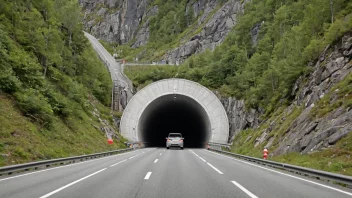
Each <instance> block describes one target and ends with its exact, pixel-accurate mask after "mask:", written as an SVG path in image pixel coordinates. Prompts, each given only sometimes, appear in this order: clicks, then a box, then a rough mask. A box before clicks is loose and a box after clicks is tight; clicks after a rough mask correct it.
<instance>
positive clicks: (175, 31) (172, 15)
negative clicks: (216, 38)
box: [112, 0, 225, 61]
mask: <svg viewBox="0 0 352 198" xmlns="http://www.w3.org/2000/svg"><path fill="white" fill-rule="evenodd" d="M187 2H188V3H191V2H194V1H187V0H180V1H173V0H166V1H160V0H155V1H154V2H152V4H151V5H150V7H153V6H154V5H158V9H159V11H158V13H157V15H156V16H151V18H150V19H143V20H144V21H146V20H150V29H149V31H150V38H149V40H148V43H147V44H146V45H145V46H140V47H138V48H132V47H130V46H132V45H133V43H134V42H135V40H131V41H129V42H128V43H126V44H124V45H120V46H118V47H117V50H118V51H121V53H120V54H119V58H123V59H126V60H133V59H134V57H136V56H138V57H139V59H140V60H150V61H153V60H160V59H162V57H163V56H164V54H165V53H166V52H167V51H168V50H171V49H174V48H177V47H178V46H179V45H180V44H182V43H184V42H186V41H189V39H190V38H191V37H192V36H194V35H196V34H198V33H200V31H201V30H202V28H203V27H204V26H205V24H206V23H207V22H208V21H209V20H210V19H211V17H212V16H213V15H214V14H215V12H216V11H217V10H218V9H220V8H221V6H222V5H223V4H224V3H225V2H224V1H219V4H218V6H217V7H216V8H215V9H214V10H213V11H212V12H211V13H210V14H209V15H208V17H207V18H206V20H205V21H204V22H203V23H202V24H198V21H197V18H195V16H194V15H195V14H194V11H193V9H187ZM186 10H187V11H186ZM200 15H201V14H200ZM198 17H199V16H198ZM144 21H143V22H144ZM142 24H143V23H142ZM112 45H114V44H112Z"/></svg>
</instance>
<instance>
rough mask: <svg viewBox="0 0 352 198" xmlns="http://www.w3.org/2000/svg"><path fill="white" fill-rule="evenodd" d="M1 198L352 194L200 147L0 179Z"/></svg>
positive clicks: (117, 157)
mask: <svg viewBox="0 0 352 198" xmlns="http://www.w3.org/2000/svg"><path fill="white" fill-rule="evenodd" d="M0 197H1V198H22V197H23V198H31V197H35V198H39V197H40V198H45V197H79V198H80V197H82V198H90V197H92V198H93V197H94V198H96V197H102V198H116V197H162V198H163V197H202V198H204V197H245V198H248V197H251V198H256V197H267V198H274V197H280V198H284V197H290V198H291V197H295V198H296V197H304V198H306V197H314V198H317V197H319V198H320V197H329V198H332V197H334V198H336V197H352V191H351V190H350V189H346V188H343V187H340V186H333V185H331V184H325V183H320V182H317V181H314V180H311V179H308V178H304V177H303V178H301V177H298V176H296V175H291V174H288V173H286V172H280V171H277V170H274V169H269V168H266V167H263V166H259V165H256V164H252V163H249V162H245V161H241V160H237V159H234V158H231V157H227V156H223V155H221V154H217V153H213V152H210V151H207V150H204V149H185V150H179V149H170V150H166V149H164V148H146V149H141V150H136V151H133V152H129V153H124V154H119V155H114V156H109V157H105V158H100V159H96V160H91V161H86V162H82V163H77V164H72V165H66V166H61V167H57V168H52V169H45V170H44V171H38V172H30V173H26V174H23V175H21V174H19V175H14V176H13V177H7V178H0Z"/></svg>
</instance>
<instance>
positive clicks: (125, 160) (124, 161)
mask: <svg viewBox="0 0 352 198" xmlns="http://www.w3.org/2000/svg"><path fill="white" fill-rule="evenodd" d="M126 160H127V159H124V160H122V161H119V162H117V163H116V164H113V165H111V166H110V167H114V166H116V165H118V164H120V163H122V162H125V161H126Z"/></svg>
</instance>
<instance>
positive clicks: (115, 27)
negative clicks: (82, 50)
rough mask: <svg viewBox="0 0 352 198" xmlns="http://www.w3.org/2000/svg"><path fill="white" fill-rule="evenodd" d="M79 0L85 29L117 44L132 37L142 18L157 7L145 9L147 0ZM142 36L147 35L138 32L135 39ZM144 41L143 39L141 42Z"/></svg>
mask: <svg viewBox="0 0 352 198" xmlns="http://www.w3.org/2000/svg"><path fill="white" fill-rule="evenodd" d="M79 2H80V5H81V6H82V7H83V10H84V27H85V29H86V30H87V31H88V32H89V33H91V34H92V35H94V36H95V37H96V38H99V39H103V40H105V41H107V42H114V43H119V44H124V43H127V42H128V41H130V40H132V39H134V38H135V36H136V34H137V30H138V27H139V25H140V24H141V22H142V19H143V18H145V17H146V16H149V15H150V14H152V13H155V9H156V10H157V8H155V9H154V8H151V9H149V10H148V9H147V7H148V2H149V1H148V0H80V1H79ZM146 24H147V23H146ZM142 29H143V28H142ZM142 37H143V38H144V37H146V38H148V37H149V36H148V35H140V34H139V35H138V38H137V40H138V39H141V38H142ZM145 41H146V40H145V39H144V41H143V42H145ZM143 42H142V43H143ZM144 44H145V43H144Z"/></svg>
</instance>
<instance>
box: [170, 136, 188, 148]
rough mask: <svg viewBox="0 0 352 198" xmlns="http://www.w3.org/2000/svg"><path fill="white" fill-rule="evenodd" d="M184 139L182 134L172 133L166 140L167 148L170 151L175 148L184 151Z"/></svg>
mask: <svg viewBox="0 0 352 198" xmlns="http://www.w3.org/2000/svg"><path fill="white" fill-rule="evenodd" d="M184 139H185V138H183V137H182V134H181V133H170V134H169V137H167V138H166V148H167V149H169V148H170V147H173V146H174V147H180V148H181V149H183V140H184Z"/></svg>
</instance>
